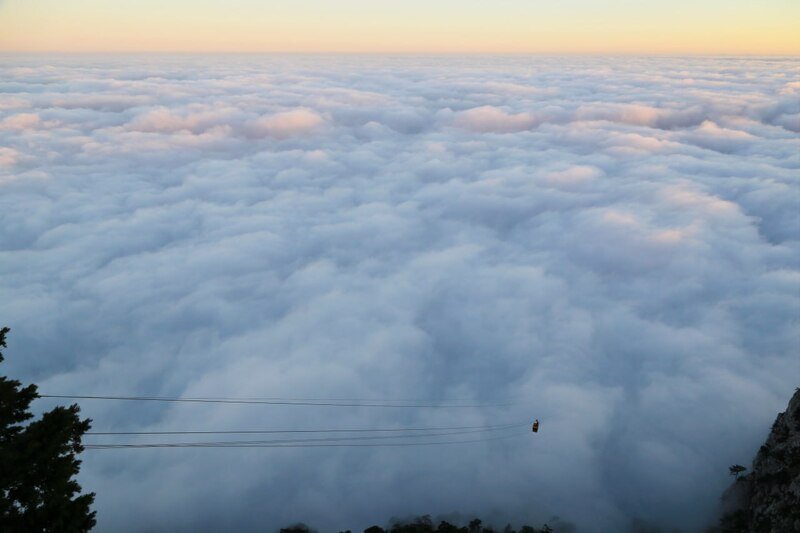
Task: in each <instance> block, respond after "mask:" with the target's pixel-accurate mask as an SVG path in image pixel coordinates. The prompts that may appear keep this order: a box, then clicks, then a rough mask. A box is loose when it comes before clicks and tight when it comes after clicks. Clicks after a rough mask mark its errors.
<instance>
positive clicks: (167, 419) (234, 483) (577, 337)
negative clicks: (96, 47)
mask: <svg viewBox="0 0 800 533" xmlns="http://www.w3.org/2000/svg"><path fill="white" fill-rule="evenodd" d="M12 5H13V3H11V4H7V6H8V7H10V6H12ZM81 5H82V4H81ZM799 73H800V62H798V60H797V59H791V58H790V59H786V58H772V59H770V58H752V59H741V58H740V59H735V58H693V59H692V58H688V59H687V58H579V57H570V58H547V57H522V56H516V57H506V58H497V57H474V58H467V57H394V58H382V57H360V56H341V57H330V56H328V57H307V56H236V57H230V56H207V57H199V56H186V55H177V56H169V55H164V56H158V57H153V56H109V55H101V56H66V57H65V56H58V57H49V56H43V55H34V56H24V55H10V56H5V57H3V58H1V59H0V94H2V97H0V212H2V213H3V224H1V225H0V294H2V295H3V297H2V298H0V320H1V321H2V324H4V325H8V326H10V327H11V328H12V330H11V334H10V335H9V338H8V348H7V349H6V350H4V352H5V355H6V361H5V362H4V363H3V369H2V370H3V373H4V374H6V373H7V374H8V375H10V376H12V377H14V378H17V379H20V380H22V381H23V382H34V383H37V384H38V385H39V387H40V392H42V393H43V394H67V395H108V394H114V395H148V396H167V397H186V396H188V397H290V398H298V397H300V398H372V399H379V400H393V399H416V400H420V401H424V402H434V403H436V402H452V401H455V400H458V401H461V402H466V403H468V404H470V405H479V406H482V407H472V408H452V409H441V408H424V407H419V408H366V407H347V408H345V407H319V406H265V405H230V404H220V405H217V404H200V405H198V404H157V403H146V404H139V403H133V402H114V401H90V400H83V401H81V402H80V403H81V406H82V409H83V413H84V414H85V415H86V416H89V417H91V418H92V419H93V420H94V422H93V424H94V430H96V431H172V430H214V431H216V430H223V429H226V430H253V429H262V428H286V429H309V428H311V429H314V428H359V427H360V428H381V427H383V428H386V427H388V428H392V427H394V428H401V427H450V426H484V425H493V424H506V423H509V424H517V425H519V426H520V428H521V429H519V431H517V432H510V433H502V434H501V435H497V434H496V433H492V434H491V435H492V436H503V437H506V438H504V439H502V440H490V439H488V438H487V439H482V438H480V439H478V440H479V441H480V442H473V443H464V444H458V445H455V444H448V445H441V446H440V445H436V446H430V447H418V448H412V447H408V448H381V447H373V448H345V447H340V448H314V449H237V450H231V449H185V448H182V449H129V450H118V449H116V450H87V451H86V452H85V453H84V454H82V459H83V465H82V470H81V474H80V481H81V483H82V484H83V486H84V488H85V489H87V490H91V491H95V492H96V493H97V503H96V508H97V511H98V528H99V530H101V531H142V530H164V531H221V530H238V531H248V530H259V531H263V530H265V529H267V530H270V529H277V528H278V527H280V526H285V525H287V524H290V523H293V522H296V521H299V520H302V521H306V522H308V523H310V524H311V525H312V526H315V527H317V528H319V529H320V530H321V531H339V530H344V529H352V530H353V531H358V530H359V528H362V529H363V528H365V527H367V526H369V525H372V524H376V523H378V524H385V523H386V522H387V521H388V520H389V519H390V518H391V517H393V516H394V517H402V516H408V515H410V514H431V515H434V516H443V515H449V514H452V513H462V514H461V516H462V517H464V516H465V515H469V514H478V515H480V516H482V517H493V519H494V520H496V523H498V524H499V525H500V526H501V527H502V525H504V523H505V521H512V522H515V523H517V524H519V523H520V522H522V521H527V522H529V523H532V524H534V525H541V524H542V523H544V522H545V521H550V522H551V524H555V523H556V522H555V521H553V519H552V517H553V516H559V517H561V519H560V520H561V523H562V524H567V523H570V524H574V525H575V526H577V527H578V528H579V529H578V531H588V532H594V531H597V532H603V531H626V530H627V528H628V527H629V526H630V525H631V524H632V523H634V522H635V521H637V520H639V521H644V522H646V523H650V524H656V525H659V526H663V527H665V528H672V527H680V528H684V529H688V530H691V531H698V530H702V528H703V526H705V525H707V524H709V523H710V522H713V520H714V518H715V517H716V513H717V511H718V507H717V506H718V504H719V496H720V494H721V492H722V491H723V490H724V488H725V487H726V486H727V484H728V483H729V482H730V477H729V476H728V470H727V469H728V466H729V465H731V464H734V463H739V464H745V465H748V464H749V461H750V459H751V458H752V457H753V454H754V453H755V452H756V450H757V449H758V447H759V446H760V444H761V443H762V442H763V440H764V438H765V436H766V435H767V433H768V431H769V427H770V425H771V423H772V421H773V420H774V417H775V415H776V413H777V412H778V411H780V410H782V409H783V408H785V405H786V402H787V400H788V398H789V397H790V396H791V394H792V392H793V390H794V388H795V387H796V386H797V385H798V383H800V363H799V362H798V359H797V347H798V345H800V327H798V320H797V319H798V316H800V219H799V217H798V213H800V209H798V207H799V206H800V189H799V186H798V175H799V173H798V170H799V169H800V141H799V140H798V133H799V132H800V82H798V74H799ZM55 403H56V401H55V400H52V399H51V400H45V399H42V400H38V401H37V402H36V406H37V409H45V408H48V407H50V406H52V405H55ZM498 403H499V404H508V405H494V406H489V405H487V404H498ZM533 418H539V419H540V421H541V430H540V432H539V433H538V434H536V435H534V434H532V433H531V432H530V430H529V429H528V424H529V423H530V422H531V420H532V419H533ZM176 438H178V439H184V440H186V439H189V438H191V437H137V436H127V437H123V436H117V437H113V436H87V437H86V439H85V442H87V443H94V444H102V443H144V442H159V440H160V441H164V440H165V439H173V440H174V439H176ZM195 438H196V437H195ZM215 438H217V439H222V438H231V437H230V436H226V437H215ZM261 438H264V437H261ZM640 523H641V522H640ZM568 530H569V529H568V528H562V529H561V531H568Z"/></svg>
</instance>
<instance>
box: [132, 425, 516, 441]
mask: <svg viewBox="0 0 800 533" xmlns="http://www.w3.org/2000/svg"><path fill="white" fill-rule="evenodd" d="M525 425H526V426H527V424H525ZM518 427H521V424H509V425H507V426H501V427H499V428H491V429H485V428H483V429H472V430H460V431H448V432H439V433H416V434H409V435H368V436H359V437H350V436H344V437H315V438H307V439H272V440H244V441H212V442H177V443H171V444H185V445H187V446H192V445H228V444H230V445H234V444H236V445H251V444H297V443H304V442H345V441H364V440H391V439H419V438H428V437H446V436H451V435H468V434H475V433H491V432H496V431H503V430H506V429H512V428H518ZM144 444H147V443H144Z"/></svg>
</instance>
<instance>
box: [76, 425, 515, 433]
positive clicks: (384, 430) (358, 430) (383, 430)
mask: <svg viewBox="0 0 800 533" xmlns="http://www.w3.org/2000/svg"><path fill="white" fill-rule="evenodd" d="M517 425H518V424H500V425H493V426H446V427H445V426H440V427H410V428H374V429H369V428H355V429H240V430H221V431H211V430H180V431H87V432H86V433H84V435H143V436H146V435H247V434H251V435H252V434H255V435H259V434H285V433H393V432H403V431H419V432H427V431H449V430H462V429H500V428H506V427H515V426H517ZM525 425H526V426H527V423H526V424H525Z"/></svg>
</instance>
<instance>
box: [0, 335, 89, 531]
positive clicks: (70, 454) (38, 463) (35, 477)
mask: <svg viewBox="0 0 800 533" xmlns="http://www.w3.org/2000/svg"><path fill="white" fill-rule="evenodd" d="M8 332H9V329H8V328H2V329H0V348H5V347H6V334H7V333H8ZM2 361H3V354H2V351H0V362H2ZM38 397H39V395H38V394H37V392H36V385H28V386H27V387H22V384H21V383H20V382H19V381H17V380H13V379H8V378H7V377H5V376H0V531H41V532H45V531H47V532H50V531H53V532H64V533H72V532H82V531H89V530H90V529H91V528H92V527H94V525H95V513H94V511H92V510H91V509H90V507H91V505H92V503H93V502H94V494H93V493H91V494H82V495H80V494H79V493H80V491H81V487H80V486H79V485H78V483H77V482H76V481H75V480H74V479H73V477H74V476H75V475H76V474H77V473H78V470H79V468H80V464H81V462H80V461H79V460H77V459H76V458H75V456H76V455H77V454H79V453H80V452H81V451H83V446H81V437H82V436H83V434H84V433H85V432H86V431H88V430H89V427H90V420H88V419H85V420H81V419H80V417H79V416H78V414H79V412H80V409H79V408H78V406H77V405H72V406H70V407H56V408H55V409H53V410H52V411H48V412H46V413H44V414H42V416H41V418H40V419H38V420H35V421H32V422H31V421H30V420H31V419H32V418H33V414H32V413H31V412H30V411H29V408H30V404H31V402H32V401H33V400H35V399H36V398H38Z"/></svg>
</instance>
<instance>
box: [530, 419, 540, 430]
mask: <svg viewBox="0 0 800 533" xmlns="http://www.w3.org/2000/svg"><path fill="white" fill-rule="evenodd" d="M531 431H533V432H534V433H539V419H538V418H537V419H536V420H534V421H533V426H531Z"/></svg>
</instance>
